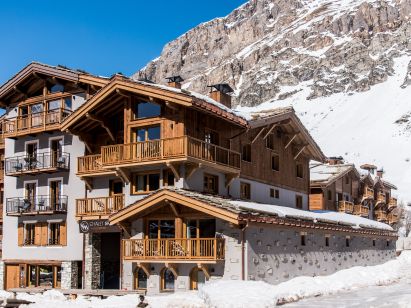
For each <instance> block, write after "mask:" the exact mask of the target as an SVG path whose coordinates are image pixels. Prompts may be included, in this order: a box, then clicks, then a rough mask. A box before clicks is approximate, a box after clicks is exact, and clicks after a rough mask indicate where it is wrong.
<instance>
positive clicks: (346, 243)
mask: <svg viewBox="0 0 411 308" xmlns="http://www.w3.org/2000/svg"><path fill="white" fill-rule="evenodd" d="M345 247H350V237H349V236H347V237H346V238H345Z"/></svg>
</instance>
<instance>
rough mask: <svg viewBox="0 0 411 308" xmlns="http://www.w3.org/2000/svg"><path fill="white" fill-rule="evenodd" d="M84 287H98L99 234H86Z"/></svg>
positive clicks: (99, 265)
mask: <svg viewBox="0 0 411 308" xmlns="http://www.w3.org/2000/svg"><path fill="white" fill-rule="evenodd" d="M85 236H86V239H85V240H86V244H85V248H84V254H85V260H84V261H85V264H84V267H85V273H84V289H98V288H99V287H100V272H101V249H100V248H101V236H100V234H96V233H94V234H92V233H90V234H86V235H85Z"/></svg>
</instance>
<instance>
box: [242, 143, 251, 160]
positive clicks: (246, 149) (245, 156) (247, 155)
mask: <svg viewBox="0 0 411 308" xmlns="http://www.w3.org/2000/svg"><path fill="white" fill-rule="evenodd" d="M242 160H243V161H247V162H251V144H245V145H243V147H242Z"/></svg>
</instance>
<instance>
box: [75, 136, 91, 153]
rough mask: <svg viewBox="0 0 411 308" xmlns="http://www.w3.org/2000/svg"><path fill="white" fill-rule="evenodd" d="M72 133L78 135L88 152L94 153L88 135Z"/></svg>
mask: <svg viewBox="0 0 411 308" xmlns="http://www.w3.org/2000/svg"><path fill="white" fill-rule="evenodd" d="M70 133H71V134H74V135H77V136H78V138H79V139H80V141H81V142H83V143H84V146H85V147H86V149H87V151H89V152H90V153H93V149H92V148H91V145H90V144H89V138H88V137H87V135H86V134H82V133H74V132H70Z"/></svg>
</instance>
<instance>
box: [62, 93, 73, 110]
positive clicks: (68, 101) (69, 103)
mask: <svg viewBox="0 0 411 308" xmlns="http://www.w3.org/2000/svg"><path fill="white" fill-rule="evenodd" d="M71 107H72V99H71V96H70V97H66V98H65V99H64V109H66V110H71Z"/></svg>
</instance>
